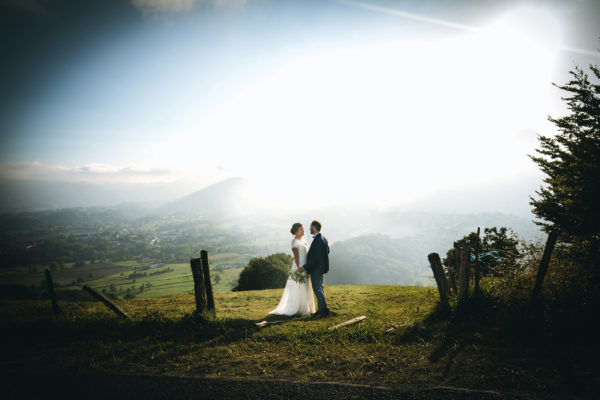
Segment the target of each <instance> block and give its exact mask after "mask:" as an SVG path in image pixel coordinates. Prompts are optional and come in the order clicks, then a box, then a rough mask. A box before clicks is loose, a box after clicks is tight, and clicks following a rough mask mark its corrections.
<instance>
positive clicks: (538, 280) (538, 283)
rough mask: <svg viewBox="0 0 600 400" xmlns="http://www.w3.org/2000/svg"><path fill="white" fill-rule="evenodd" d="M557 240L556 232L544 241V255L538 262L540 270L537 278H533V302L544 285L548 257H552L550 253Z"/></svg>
mask: <svg viewBox="0 0 600 400" xmlns="http://www.w3.org/2000/svg"><path fill="white" fill-rule="evenodd" d="M557 239H558V232H556V231H552V232H550V234H549V235H548V240H547V241H546V247H545V248H544V255H542V261H541V262H540V268H539V269H538V273H537V277H536V278H535V285H534V287H533V296H532V299H533V301H536V300H537V298H538V296H539V295H540V291H541V290H542V283H544V277H545V276H546V273H547V272H548V265H549V264H550V257H551V256H552V251H553V250H554V245H555V244H556V240H557Z"/></svg>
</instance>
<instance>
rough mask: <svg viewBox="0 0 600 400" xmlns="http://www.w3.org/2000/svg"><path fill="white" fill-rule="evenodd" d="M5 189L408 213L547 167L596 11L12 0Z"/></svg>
mask: <svg viewBox="0 0 600 400" xmlns="http://www.w3.org/2000/svg"><path fill="white" fill-rule="evenodd" d="M0 15H1V16H0V33H1V37H2V40H1V44H0V45H1V52H2V53H1V54H2V55H3V57H2V63H1V65H0V69H1V70H0V72H1V74H0V83H1V85H2V91H1V92H0V178H1V179H20V180H28V179H43V180H48V181H53V180H57V181H69V182H92V183H98V184H102V183H156V182H173V181H179V180H184V181H186V180H187V181H189V182H193V185H195V187H197V188H198V189H199V188H201V187H202V186H205V185H208V184H211V183H215V182H218V181H220V180H223V179H226V178H229V177H234V176H243V177H247V178H250V179H254V180H256V181H259V182H261V183H262V186H261V187H262V188H263V189H264V191H265V193H266V195H268V196H270V197H272V198H274V199H277V200H278V201H279V202H288V203H295V202H298V203H302V202H306V201H308V200H307V198H310V199H319V200H318V201H320V202H323V203H334V202H336V201H344V200H348V199H356V200H359V201H375V202H394V201H398V200H402V199H404V200H409V199H417V198H419V197H420V196H423V195H426V194H427V193H432V192H436V191H438V190H440V189H441V188H457V187H458V188H460V187H462V186H468V185H473V184H478V183H481V182H490V181H494V180H498V181H502V182H511V180H515V181H516V180H519V179H521V178H522V177H524V176H532V175H535V174H539V173H538V172H537V169H536V166H535V165H534V164H533V163H532V162H531V161H530V160H529V159H528V157H527V154H532V152H533V150H534V149H535V147H536V145H537V139H536V137H537V135H538V134H543V135H552V134H554V133H555V129H554V127H553V125H552V124H551V123H549V122H548V120H547V116H548V115H552V116H560V115H561V114H562V113H564V112H565V109H564V105H563V103H562V102H561V100H560V97H561V92H560V91H559V90H558V89H557V88H555V87H553V86H552V82H556V83H564V82H565V81H566V80H567V79H568V75H567V71H568V70H569V69H572V68H573V67H574V66H576V65H579V66H582V67H584V68H585V67H586V66H587V65H589V64H598V63H599V61H600V52H598V50H597V49H598V47H600V42H599V38H600V25H598V24H597V21H598V19H599V17H600V2H599V1H594V0H549V1H541V0H540V1H534V0H531V1H517V0H514V1H499V0H485V1H480V0H477V1H476V0H458V1H442V0H436V1H425V0H424V1H411V0H404V1H381V0H379V1H376V0H369V1H367V0H365V1H353V0H337V1H327V0H321V1H311V0H305V1H285V0H279V1H275V0H273V1H269V0H256V1H253V0H131V1H127V0H122V1H116V0H105V1H86V2H81V1H74V0H54V1H51V0H48V1H42V0H22V1H18V0H0Z"/></svg>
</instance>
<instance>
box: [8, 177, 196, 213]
mask: <svg viewBox="0 0 600 400" xmlns="http://www.w3.org/2000/svg"><path fill="white" fill-rule="evenodd" d="M192 190H193V188H192ZM190 191H191V190H190V186H189V185H188V184H187V183H186V182H173V183H137V184H126V183H119V184H116V183H114V184H111V183H104V184H93V183H86V182H61V181H46V180H16V179H12V180H10V179H0V193H1V195H0V213H3V212H24V211H43V210H56V209H62V208H74V207H99V206H100V207H102V206H113V205H115V204H120V203H143V204H144V205H146V206H148V207H156V206H158V205H159V204H161V203H165V202H166V201H171V200H173V199H177V198H178V197H181V196H182V195H184V194H186V193H189V192H190Z"/></svg>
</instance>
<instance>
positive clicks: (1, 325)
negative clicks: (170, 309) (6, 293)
mask: <svg viewBox="0 0 600 400" xmlns="http://www.w3.org/2000/svg"><path fill="white" fill-rule="evenodd" d="M301 320H310V317H286V316H281V315H271V314H269V315H267V316H265V317H264V318H259V319H256V320H254V319H247V318H243V317H238V318H215V317H210V316H205V315H197V314H187V315H185V316H183V317H181V318H168V317H165V316H164V315H161V314H160V313H158V312H147V313H146V314H145V315H144V316H143V317H142V318H141V319H137V320H133V321H130V320H123V319H118V318H116V317H112V316H102V317H86V318H77V317H74V316H71V317H63V318H58V319H50V318H46V319H38V320H28V321H16V320H13V321H10V322H8V321H4V322H0V329H1V330H2V331H3V332H4V333H5V334H6V335H7V337H9V338H11V339H12V340H14V342H15V343H19V344H22V345H26V344H27V343H30V342H31V341H36V342H38V343H44V342H46V343H51V344H61V343H68V342H70V341H73V340H77V341H83V340H101V341H103V342H104V343H114V342H120V341H129V342H135V341H137V340H142V339H151V340H153V341H159V342H160V341H168V342H174V343H203V342H207V341H211V340H218V341H220V342H227V343H233V342H236V341H240V340H245V339H247V338H248V337H251V336H252V335H253V334H254V333H256V332H257V331H259V330H261V329H268V326H269V325H271V324H273V325H275V324H285V323H289V322H295V321H301ZM262 321H267V322H268V323H269V324H268V325H267V327H262V328H261V327H259V326H258V325H257V323H259V322H262Z"/></svg>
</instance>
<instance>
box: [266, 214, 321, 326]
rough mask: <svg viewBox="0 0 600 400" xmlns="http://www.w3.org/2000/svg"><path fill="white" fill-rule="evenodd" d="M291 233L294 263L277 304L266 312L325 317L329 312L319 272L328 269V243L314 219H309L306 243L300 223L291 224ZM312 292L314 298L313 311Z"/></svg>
mask: <svg viewBox="0 0 600 400" xmlns="http://www.w3.org/2000/svg"><path fill="white" fill-rule="evenodd" d="M291 232H292V235H294V239H293V240H292V253H293V254H294V262H293V264H292V268H291V272H290V276H289V278H288V280H287V283H286V285H285V289H284V290H283V295H282V296H281V300H280V301H279V305H278V306H277V308H276V309H275V310H273V311H271V312H270V313H269V314H276V315H287V316H293V315H311V314H314V316H316V317H324V316H327V315H329V314H330V312H329V309H328V308H327V303H326V301H325V293H324V291H323V275H324V274H326V273H327V272H329V243H328V242H327V238H326V237H325V236H323V235H322V234H321V223H320V222H319V221H316V220H315V221H313V222H311V224H310V233H311V235H313V240H312V242H311V244H310V245H309V244H308V243H307V241H306V240H305V239H304V227H303V226H302V224H301V223H299V222H296V223H295V224H294V225H292V229H291ZM313 293H314V295H315V296H316V297H317V306H318V310H317V312H315V300H314V297H313Z"/></svg>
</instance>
